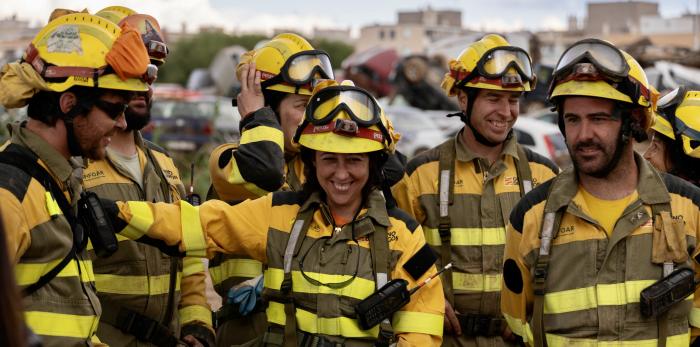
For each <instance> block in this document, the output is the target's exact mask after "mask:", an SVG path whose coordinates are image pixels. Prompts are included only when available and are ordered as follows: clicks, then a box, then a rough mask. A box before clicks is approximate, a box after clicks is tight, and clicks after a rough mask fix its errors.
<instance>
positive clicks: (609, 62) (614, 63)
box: [553, 39, 629, 78]
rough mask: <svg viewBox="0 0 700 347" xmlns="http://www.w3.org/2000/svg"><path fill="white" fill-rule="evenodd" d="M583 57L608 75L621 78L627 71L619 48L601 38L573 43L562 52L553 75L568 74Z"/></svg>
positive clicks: (625, 62) (627, 67)
mask: <svg viewBox="0 0 700 347" xmlns="http://www.w3.org/2000/svg"><path fill="white" fill-rule="evenodd" d="M584 59H585V60H587V61H588V62H590V63H592V64H593V65H595V66H596V68H598V69H599V70H600V71H601V72H603V74H605V75H607V76H608V77H613V78H623V77H626V76H627V73H628V72H629V65H628V64H627V61H626V60H625V57H624V56H623V55H622V52H620V50H619V49H617V48H615V47H614V46H612V45H610V44H609V43H607V42H605V41H602V40H597V39H585V40H582V41H579V42H577V43H575V44H574V45H573V46H571V47H569V48H568V49H567V50H566V51H565V52H564V54H562V56H561V58H559V62H558V63H557V66H556V68H555V69H554V72H553V74H554V76H555V77H558V76H562V75H564V74H568V73H569V72H570V70H571V68H572V67H573V66H574V65H575V64H576V63H579V62H581V61H583V60H584Z"/></svg>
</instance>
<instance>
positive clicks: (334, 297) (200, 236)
mask: <svg viewBox="0 0 700 347" xmlns="http://www.w3.org/2000/svg"><path fill="white" fill-rule="evenodd" d="M304 119H305V121H304V122H303V123H302V124H301V125H300V126H299V128H298V130H297V132H296V134H295V141H298V144H299V145H300V146H301V154H300V155H301V157H302V160H303V161H304V164H305V165H304V167H305V173H306V177H307V180H306V182H305V183H304V185H303V188H302V189H301V190H300V191H297V192H275V193H270V194H267V195H265V196H264V197H262V198H259V199H256V200H248V201H244V202H242V203H240V204H238V205H235V206H228V205H226V204H225V203H223V202H221V201H217V200H211V201H207V202H206V203H204V204H203V205H202V206H200V207H199V208H194V207H192V206H190V205H189V204H187V203H186V202H183V201H180V203H179V204H174V205H173V204H171V205H168V204H153V203H147V202H134V201H131V202H119V203H116V204H115V203H108V204H107V206H108V208H107V209H108V211H109V212H108V215H110V216H111V218H112V219H113V222H114V223H115V230H117V231H119V232H120V234H121V235H123V236H126V237H129V238H132V239H138V238H143V239H146V238H153V239H159V240H162V241H164V243H165V244H167V245H169V247H170V248H171V249H170V251H176V252H177V251H179V252H184V253H185V254H187V255H205V254H209V255H211V254H213V253H214V252H225V253H242V254H247V255H249V256H251V257H252V258H253V259H256V260H258V261H261V262H263V263H265V264H266V265H267V269H266V272H265V279H264V281H265V282H264V286H265V288H264V290H263V296H264V297H265V301H266V302H268V307H267V319H268V322H269V325H270V326H269V328H268V331H267V333H266V334H265V335H264V337H263V338H262V340H263V342H264V343H265V344H266V345H282V344H285V345H298V344H299V345H302V346H317V345H318V346H321V345H323V346H325V345H343V344H345V345H349V346H350V345H352V346H355V345H357V346H372V345H374V344H375V343H382V344H383V345H388V344H389V343H391V341H390V339H391V337H392V336H394V335H395V336H396V338H397V339H398V343H399V345H401V344H404V343H405V344H406V345H416V346H430V345H438V344H439V343H440V341H441V334H442V323H443V318H442V315H443V308H444V302H443V298H442V295H440V294H439V293H440V292H441V290H442V288H441V285H440V283H439V282H437V283H433V282H431V283H430V284H429V285H428V286H427V287H423V288H422V289H420V290H419V291H417V292H416V293H415V294H414V295H413V296H412V297H411V301H410V303H408V304H407V305H406V306H405V307H403V309H402V310H400V311H398V312H397V313H396V314H394V315H393V320H392V326H391V328H392V329H393V332H391V331H389V330H388V327H386V326H384V325H383V326H382V327H381V328H380V327H379V326H376V327H373V328H371V329H369V330H363V329H361V328H359V326H358V321H357V319H356V318H355V317H356V316H355V315H356V314H355V312H354V307H355V305H356V304H357V303H358V302H359V301H361V300H362V299H364V298H366V297H367V296H369V295H370V294H372V293H373V292H374V291H375V289H377V288H379V287H381V286H382V285H383V284H384V283H386V281H387V279H392V278H401V279H404V280H406V281H408V283H409V287H413V286H415V285H416V283H417V282H418V281H420V280H422V279H425V278H426V277H427V276H428V275H429V274H431V273H435V267H434V265H433V262H434V255H433V254H432V252H431V251H430V249H429V248H428V247H429V246H427V245H426V244H425V241H424V238H423V234H422V230H421V228H420V225H418V224H417V223H416V222H415V221H414V220H413V219H412V218H410V217H408V216H407V215H406V214H405V213H404V212H402V211H401V210H400V209H397V208H394V207H387V205H386V200H385V199H384V197H383V196H382V194H381V192H380V190H379V187H380V186H381V185H382V183H383V178H382V175H381V167H382V164H383V162H384V161H385V160H386V158H387V154H388V152H391V151H393V148H394V144H395V141H396V136H395V135H394V134H393V127H392V126H391V124H390V123H389V122H388V121H387V119H386V117H385V116H384V114H383V111H382V110H381V109H380V108H379V106H378V104H377V103H376V101H375V100H374V99H373V98H372V97H371V96H370V95H369V94H368V93H367V92H366V91H364V90H362V89H360V88H357V87H354V86H351V85H347V84H346V85H340V86H339V85H337V82H335V81H328V82H326V83H322V84H320V85H319V86H317V87H316V91H315V93H314V94H313V96H312V99H311V101H310V103H309V105H308V106H307V108H306V112H305V118H304ZM117 216H118V218H117ZM153 225H159V226H161V227H160V228H152V227H151V226H153ZM175 247H177V248H175ZM409 261H410V262H411V264H413V265H415V266H406V263H407V262H409ZM380 332H382V334H381V335H380ZM380 336H381V338H380Z"/></svg>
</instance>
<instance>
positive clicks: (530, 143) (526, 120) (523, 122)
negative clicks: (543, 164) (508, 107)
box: [513, 116, 571, 168]
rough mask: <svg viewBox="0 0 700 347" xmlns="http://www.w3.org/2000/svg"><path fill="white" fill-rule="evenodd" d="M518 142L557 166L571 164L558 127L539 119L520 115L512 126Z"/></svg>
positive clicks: (562, 166)
mask: <svg viewBox="0 0 700 347" xmlns="http://www.w3.org/2000/svg"><path fill="white" fill-rule="evenodd" d="M513 131H515V136H517V137H518V143H519V144H521V145H523V146H525V147H528V148H530V149H531V150H533V151H535V152H537V153H539V154H541V155H543V156H545V157H547V158H549V159H551V160H552V161H554V162H555V163H556V164H557V165H559V167H561V168H564V167H567V166H569V164H571V158H570V157H569V151H568V149H567V148H566V142H565V141H564V136H563V135H562V134H561V131H559V127H558V126H556V125H554V124H552V123H550V122H547V121H543V120H540V119H536V118H532V117H526V116H520V117H518V120H517V121H516V122H515V125H514V126H513Z"/></svg>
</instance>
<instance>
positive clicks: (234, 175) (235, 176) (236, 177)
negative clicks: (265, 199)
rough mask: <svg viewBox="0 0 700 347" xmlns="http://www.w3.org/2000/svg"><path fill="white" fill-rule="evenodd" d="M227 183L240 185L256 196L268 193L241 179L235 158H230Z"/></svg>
mask: <svg viewBox="0 0 700 347" xmlns="http://www.w3.org/2000/svg"><path fill="white" fill-rule="evenodd" d="M228 182H229V183H231V184H242V185H243V188H245V189H246V190H247V191H249V192H251V193H253V194H255V195H257V196H263V195H265V194H267V193H268V191H266V190H265V189H262V188H260V187H258V186H256V185H255V184H254V183H250V182H247V181H246V180H245V179H244V178H243V175H242V174H241V171H240V170H239V169H238V163H236V157H231V174H230V175H229V177H228Z"/></svg>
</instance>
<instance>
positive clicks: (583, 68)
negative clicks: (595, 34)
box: [549, 39, 659, 129]
mask: <svg viewBox="0 0 700 347" xmlns="http://www.w3.org/2000/svg"><path fill="white" fill-rule="evenodd" d="M552 76H553V77H552V83H551V84H550V87H549V99H550V101H552V102H553V103H554V104H555V105H557V102H556V100H557V98H560V97H563V96H591V97H598V98H604V99H609V100H615V101H620V102H625V103H629V104H633V105H635V106H637V107H640V108H642V109H644V111H645V112H644V114H645V117H644V121H643V124H642V125H643V127H644V129H649V128H650V127H651V125H652V122H653V119H654V116H653V110H654V109H655V107H656V100H657V99H658V96H659V93H658V91H656V89H654V87H653V86H651V85H650V84H649V81H648V80H647V77H646V74H645V73H644V70H643V69H642V67H641V66H640V65H639V63H638V62H637V61H636V60H635V59H634V58H632V56H631V55H629V54H627V52H625V51H622V50H620V49H618V48H617V47H615V46H613V45H612V44H610V43H609V42H607V41H603V40H598V39H584V40H581V41H578V42H576V43H574V44H573V45H572V46H570V47H569V48H567V50H566V51H564V53H563V54H562V56H561V57H560V58H559V62H558V63H557V65H556V67H555V68H554V71H553V72H552Z"/></svg>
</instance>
